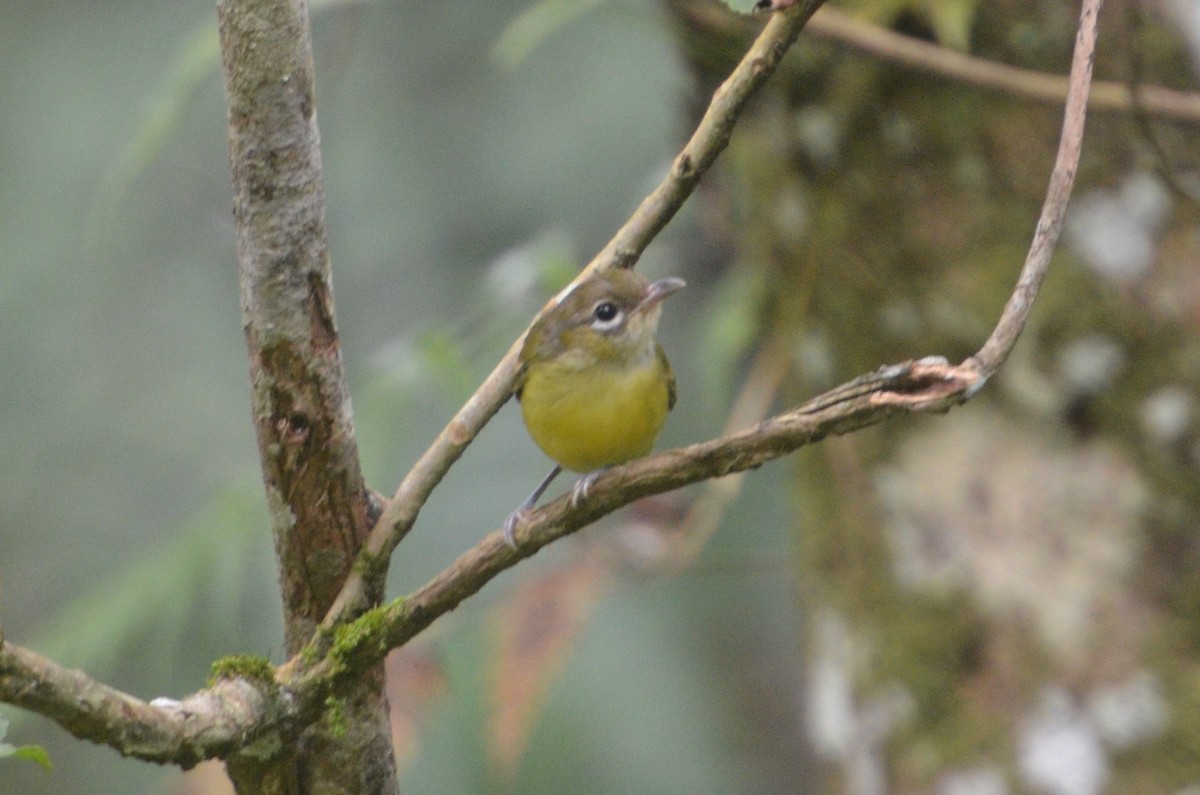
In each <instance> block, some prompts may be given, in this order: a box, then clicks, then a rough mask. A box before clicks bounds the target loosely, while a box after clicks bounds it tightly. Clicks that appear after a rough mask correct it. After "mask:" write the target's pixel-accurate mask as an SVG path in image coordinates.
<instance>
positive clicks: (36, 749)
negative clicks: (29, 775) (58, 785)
mask: <svg viewBox="0 0 1200 795" xmlns="http://www.w3.org/2000/svg"><path fill="white" fill-rule="evenodd" d="M0 745H2V743H0ZM0 755H3V754H2V753H0ZM12 756H13V758H14V759H28V760H29V761H30V762H37V763H38V764H39V765H41V766H42V769H43V770H45V771H46V772H47V773H49V772H50V754H48V753H46V749H45V748H43V747H42V746H40V745H22V746H19V747H18V748H17V749H16V751H15V752H14V753H13V754H12Z"/></svg>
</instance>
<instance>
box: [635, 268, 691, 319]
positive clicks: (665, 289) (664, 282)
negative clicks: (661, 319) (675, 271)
mask: <svg viewBox="0 0 1200 795" xmlns="http://www.w3.org/2000/svg"><path fill="white" fill-rule="evenodd" d="M686 285H687V282H685V281H684V280H683V279H679V278H675V277H674V276H672V277H671V278H669V279H659V280H658V281H656V282H651V284H650V286H649V287H647V288H646V294H645V295H644V296H642V300H641V301H639V302H638V305H637V309H638V311H641V312H644V311H645V310H647V309H649V308H650V307H652V306H654V305H655V304H657V303H659V302H660V301H662V300H663V299H664V298H666V297H667V296H668V295H672V294H674V293H677V292H679V291H680V290H682V289H683V288H684V287H685V286H686Z"/></svg>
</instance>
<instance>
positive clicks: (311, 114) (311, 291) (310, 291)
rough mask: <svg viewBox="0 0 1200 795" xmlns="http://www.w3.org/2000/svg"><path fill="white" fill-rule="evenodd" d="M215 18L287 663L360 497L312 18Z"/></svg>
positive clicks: (240, 13) (296, 5) (360, 514)
mask: <svg viewBox="0 0 1200 795" xmlns="http://www.w3.org/2000/svg"><path fill="white" fill-rule="evenodd" d="M218 13H219V18H220V29H221V55H222V60H223V64H224V71H225V83H226V89H227V93H228V100H229V151H230V161H231V166H232V170H233V186H234V217H235V219H236V221H237V244H238V266H239V274H240V277H241V288H242V321H243V324H244V326H245V332H246V344H247V347H248V348H249V352H250V376H251V388H252V400H253V412H254V426H255V429H256V431H257V432H258V447H259V455H260V458H261V460H262V467H263V479H264V481H265V483H266V488H267V498H268V505H269V508H270V511H271V525H272V529H273V531H274V534H275V547H276V552H277V555H278V556H279V564H280V580H281V582H282V585H283V591H284V600H283V601H284V613H285V617H286V620H287V627H286V632H287V640H288V648H289V649H290V650H291V651H293V652H294V651H295V650H296V649H297V648H298V647H299V646H300V645H301V644H302V643H303V642H304V641H305V640H307V639H308V636H309V635H310V634H311V631H312V626H313V624H314V623H315V622H316V621H317V620H319V619H320V617H321V616H322V615H324V613H325V610H326V609H328V607H329V604H330V603H331V602H332V601H333V597H334V596H335V595H336V594H337V591H338V588H339V587H340V586H341V583H342V581H343V579H344V577H345V574H346V572H347V571H348V570H349V568H350V564H351V563H352V561H353V560H354V555H355V554H357V552H358V548H359V544H360V542H361V539H362V537H363V534H364V532H365V528H366V527H368V525H369V522H368V519H367V491H366V488H365V486H364V484H363V479H362V476H361V474H360V471H359V462H358V450H357V447H356V445H355V441H354V429H353V426H352V424H351V416H350V402H349V397H348V392H347V389H346V382H345V374H344V372H343V368H342V359H341V348H340V346H339V344H338V338H337V330H336V326H335V322H334V314H333V291H332V284H331V281H330V278H331V277H330V267H329V252H328V249H327V247H326V238H325V190H324V186H323V185H322V182H321V154H320V148H319V145H320V136H319V134H318V132H317V121H316V99H315V96H314V89H313V67H312V52H311V50H310V46H309V45H310V41H309V32H308V15H307V7H306V4H305V3H303V2H292V1H291V0H223V1H222V2H220V3H219V4H218Z"/></svg>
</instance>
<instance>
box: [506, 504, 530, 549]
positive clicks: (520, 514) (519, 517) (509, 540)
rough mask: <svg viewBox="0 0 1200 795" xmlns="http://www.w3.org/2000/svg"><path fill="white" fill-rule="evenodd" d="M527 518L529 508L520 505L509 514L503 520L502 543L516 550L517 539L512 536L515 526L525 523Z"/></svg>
mask: <svg viewBox="0 0 1200 795" xmlns="http://www.w3.org/2000/svg"><path fill="white" fill-rule="evenodd" d="M528 516H529V506H527V505H521V506H519V507H518V508H517V509H516V510H515V511H513V512H512V513H510V514H509V515H508V518H506V519H505V520H504V543H506V544H508V545H509V546H510V547H511V548H513V549H516V548H517V539H516V536H515V535H513V534H514V533H515V532H516V529H517V524H518V523H520V522H523V521H525V519H526V517H528Z"/></svg>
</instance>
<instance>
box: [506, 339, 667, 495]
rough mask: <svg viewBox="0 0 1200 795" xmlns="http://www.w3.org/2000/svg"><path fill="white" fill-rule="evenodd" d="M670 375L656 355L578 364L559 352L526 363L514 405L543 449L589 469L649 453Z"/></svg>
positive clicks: (573, 465)
mask: <svg viewBox="0 0 1200 795" xmlns="http://www.w3.org/2000/svg"><path fill="white" fill-rule="evenodd" d="M670 381H671V375H670V370H669V366H668V365H667V364H666V362H665V361H664V360H663V359H661V358H659V357H656V356H650V357H647V360H646V362H645V363H644V364H638V365H630V364H624V365H620V366H610V365H607V364H603V363H596V362H593V363H591V364H590V365H588V366H579V363H577V362H576V363H573V362H571V361H570V357H569V356H564V357H560V358H559V359H554V360H551V361H548V362H540V363H538V364H536V365H535V366H533V367H531V368H530V370H529V372H528V374H527V375H526V377H525V381H524V383H523V385H522V388H521V412H522V413H523V414H524V415H525V425H526V427H528V428H529V434H530V436H532V437H533V440H534V441H535V442H537V444H538V447H540V448H542V451H543V452H544V453H545V454H546V455H548V456H550V458H552V459H554V461H555V462H556V463H558V464H559V465H561V466H563V467H565V468H566V469H571V470H574V471H576V472H590V471H592V470H595V469H599V468H601V467H606V466H612V465H613V464H620V463H624V462H625V461H630V460H632V459H634V458H639V457H641V456H644V455H646V454H647V453H649V452H650V449H651V448H652V447H653V446H654V441H655V439H657V438H658V433H659V431H661V430H662V426H663V423H664V422H665V421H666V418H667V411H668V410H669V403H670V396H669V390H670Z"/></svg>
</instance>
